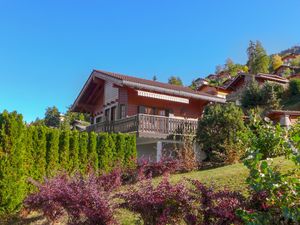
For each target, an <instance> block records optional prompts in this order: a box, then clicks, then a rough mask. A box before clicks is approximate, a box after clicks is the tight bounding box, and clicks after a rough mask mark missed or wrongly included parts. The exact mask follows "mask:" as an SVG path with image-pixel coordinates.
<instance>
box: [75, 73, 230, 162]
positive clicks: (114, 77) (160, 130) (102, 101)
mask: <svg viewBox="0 0 300 225" xmlns="http://www.w3.org/2000/svg"><path fill="white" fill-rule="evenodd" d="M210 102H220V103H224V102H225V99H224V98H221V97H218V96H213V95H211V94H207V93H201V92H198V91H193V90H192V89H190V88H188V87H182V86H176V85H171V84H166V83H161V82H157V81H152V80H146V79H141V78H137V77H132V76H127V75H122V74H117V73H111V72H105V71H100V70H93V72H92V73H91V75H90V77H89V78H88V80H87V81H86V83H85V85H84V87H83V88H82V90H81V92H80V93H79V95H78V97H77V99H76V100H75V102H74V104H73V106H72V111H74V112H83V113H89V114H90V115H91V125H90V126H88V127H87V131H95V132H122V133H134V134H136V135H137V150H138V157H146V158H149V159H151V160H159V159H160V158H161V155H162V152H163V150H164V146H167V145H169V144H170V143H173V142H176V141H174V140H170V139H169V137H170V136H172V135H175V134H176V135H182V131H186V132H188V133H189V134H190V133H191V134H194V133H195V131H196V129H197V120H198V118H199V117H200V116H201V114H202V111H203V108H204V107H205V105H207V104H208V103H210ZM183 133H184V132H183Z"/></svg>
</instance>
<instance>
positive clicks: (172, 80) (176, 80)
mask: <svg viewBox="0 0 300 225" xmlns="http://www.w3.org/2000/svg"><path fill="white" fill-rule="evenodd" d="M168 83H169V84H173V85H178V86H183V83H182V81H181V79H180V77H176V76H171V77H170V78H169V80H168Z"/></svg>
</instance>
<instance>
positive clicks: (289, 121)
mask: <svg viewBox="0 0 300 225" xmlns="http://www.w3.org/2000/svg"><path fill="white" fill-rule="evenodd" d="M267 117H268V118H270V119H271V120H272V121H273V122H274V123H279V124H280V125H281V126H283V127H287V128H289V127H290V126H291V125H293V124H295V123H297V121H299V119H300V111H288V110H271V111H270V112H268V113H267Z"/></svg>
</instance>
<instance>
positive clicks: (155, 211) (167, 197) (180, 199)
mask: <svg viewBox="0 0 300 225" xmlns="http://www.w3.org/2000/svg"><path fill="white" fill-rule="evenodd" d="M118 197H120V198H121V199H123V200H124V203H123V204H122V205H121V206H122V207H124V208H127V209H129V210H131V211H133V212H136V213H139V214H140V216H141V218H142V219H143V221H144V224H145V225H153V224H178V223H179V222H180V221H181V219H182V218H184V217H185V215H187V214H189V212H190V210H191V206H192V205H193V203H192V200H191V198H190V194H189V190H188V189H187V188H186V187H185V185H184V184H183V183H178V184H176V185H172V184H171V183H170V182H169V180H168V177H167V176H164V177H163V180H162V181H161V182H160V183H159V184H158V186H157V187H154V186H153V184H152V182H151V179H148V180H145V181H144V182H142V183H140V184H139V185H138V186H137V187H134V188H130V189H128V190H127V191H125V192H123V193H120V194H119V195H118Z"/></svg>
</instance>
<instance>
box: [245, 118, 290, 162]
mask: <svg viewBox="0 0 300 225" xmlns="http://www.w3.org/2000/svg"><path fill="white" fill-rule="evenodd" d="M249 128H250V129H251V131H252V134H250V148H251V149H253V150H255V149H259V151H260V154H262V156H263V159H266V158H271V157H275V156H280V155H284V154H285V153H286V152H287V150H288V143H287V140H286V135H287V133H286V130H285V129H284V128H282V127H281V126H280V125H279V124H277V125H273V124H272V123H270V122H266V121H264V120H263V119H262V118H261V117H260V116H259V115H257V114H255V113H254V112H251V114H250V122H249Z"/></svg>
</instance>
